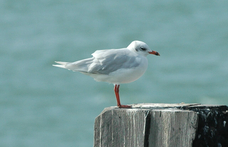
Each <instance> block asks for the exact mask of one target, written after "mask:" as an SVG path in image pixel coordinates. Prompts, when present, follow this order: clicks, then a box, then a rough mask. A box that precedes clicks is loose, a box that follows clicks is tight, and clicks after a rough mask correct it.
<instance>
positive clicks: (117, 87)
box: [114, 84, 131, 108]
mask: <svg viewBox="0 0 228 147" xmlns="http://www.w3.org/2000/svg"><path fill="white" fill-rule="evenodd" d="M119 87H120V85H117V84H115V86H114V91H115V95H116V101H117V106H118V107H119V108H131V106H129V105H121V104H120V96H119Z"/></svg>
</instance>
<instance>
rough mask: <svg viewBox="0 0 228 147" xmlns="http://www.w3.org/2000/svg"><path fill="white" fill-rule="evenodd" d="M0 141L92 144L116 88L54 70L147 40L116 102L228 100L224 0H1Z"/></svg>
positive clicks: (26, 146)
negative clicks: (135, 76)
mask: <svg viewBox="0 0 228 147" xmlns="http://www.w3.org/2000/svg"><path fill="white" fill-rule="evenodd" d="M0 14H1V15H0V67H1V68H0V146H1V147H41V146H42V147H76V146H77V147H91V146H93V125H94V120H95V118H96V116H98V115H99V114H100V113H101V111H102V110H103V109H104V108H105V107H109V106H115V105H116V100H115V95H114V92H113V85H112V84H108V83H102V82H96V81H94V80H93V79H92V78H91V77H89V76H86V75H83V74H81V73H76V72H72V71H68V70H65V69H60V68H56V67H53V66H52V64H53V63H54V61H70V62H71V61H76V60H80V59H84V58H88V57H91V54H92V53H93V52H94V51H96V50H99V49H111V48H122V47H127V46H128V45H129V44H130V42H131V41H133V40H141V41H144V42H146V43H147V44H148V45H149V46H150V48H151V49H152V50H155V51H158V52H159V53H160V54H161V56H159V57H158V56H152V55H149V56H148V60H149V65H148V70H147V71H146V73H145V74H144V75H143V76H142V77H141V78H140V79H139V80H137V81H135V82H133V83H129V84H123V85H121V86H120V96H121V102H122V103H123V104H135V103H181V102H184V103H202V104H221V105H228V1H225V0H200V1H199V0H185V1H183V0H174V1H171V0H163V1H159V0H154V1H149V0H142V1H137V0H131V1H129V0H126V1H123V0H116V1H111V0H107V1H102V0H101V1H94V0H36V1H34V0H33V1H32V0H20V1H19V0H0Z"/></svg>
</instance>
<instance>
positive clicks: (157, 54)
mask: <svg viewBox="0 0 228 147" xmlns="http://www.w3.org/2000/svg"><path fill="white" fill-rule="evenodd" d="M149 54H154V55H156V56H160V54H159V53H158V52H156V51H152V52H149Z"/></svg>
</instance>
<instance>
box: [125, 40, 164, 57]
mask: <svg viewBox="0 0 228 147" xmlns="http://www.w3.org/2000/svg"><path fill="white" fill-rule="evenodd" d="M127 48H128V49H129V50H131V51H133V52H136V53H138V54H140V55H144V56H147V55H148V54H154V55H156V56H160V54H159V53H158V52H156V51H152V50H151V49H150V48H149V46H148V45H147V44H146V43H144V42H142V41H137V40H136V41H132V42H131V44H130V45H128V47H127Z"/></svg>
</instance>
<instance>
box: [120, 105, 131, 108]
mask: <svg viewBox="0 0 228 147" xmlns="http://www.w3.org/2000/svg"><path fill="white" fill-rule="evenodd" d="M118 107H119V108H131V106H130V105H119V106H118Z"/></svg>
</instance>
